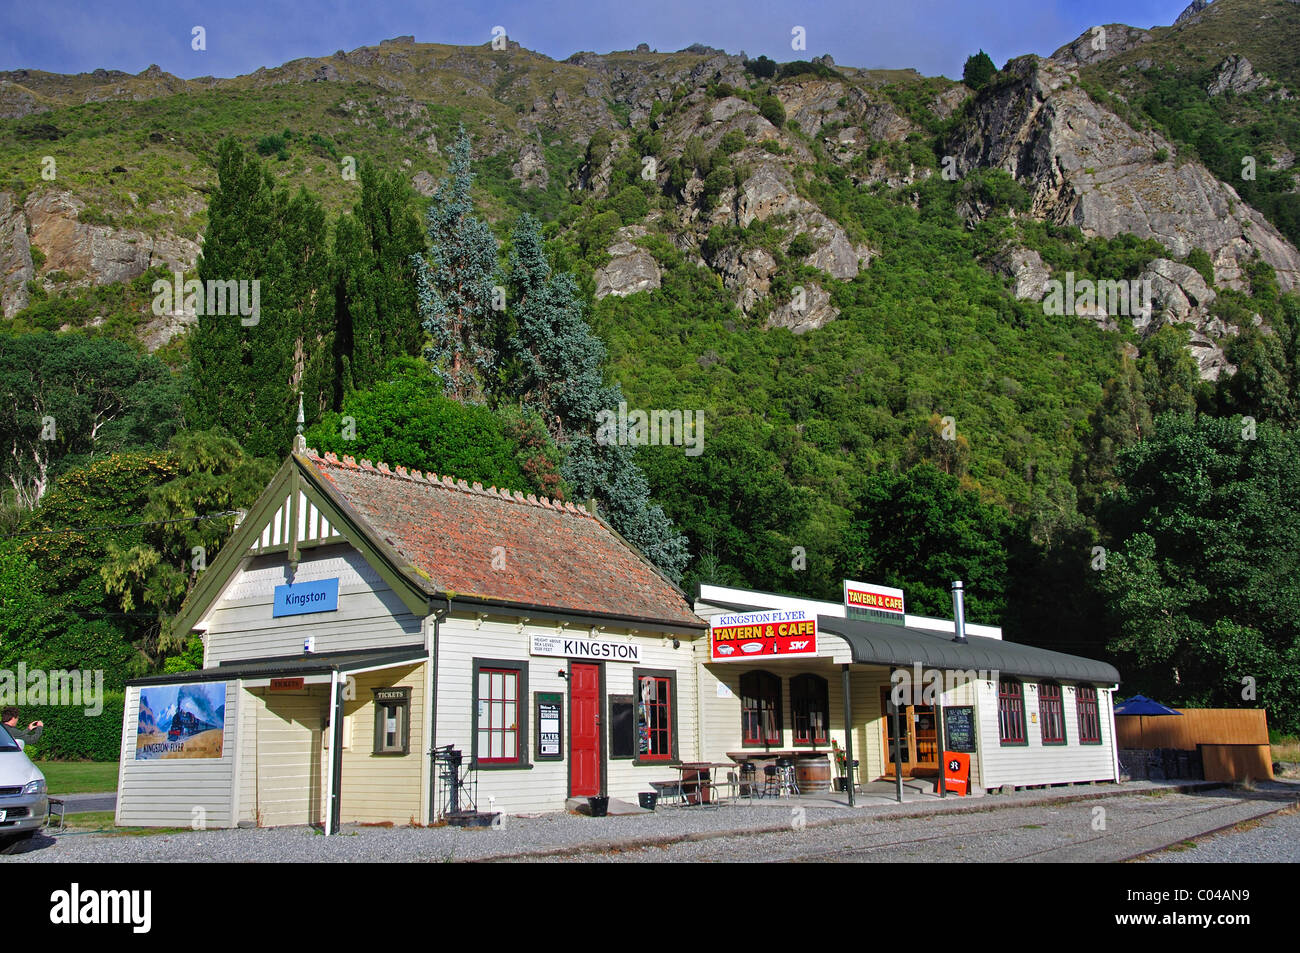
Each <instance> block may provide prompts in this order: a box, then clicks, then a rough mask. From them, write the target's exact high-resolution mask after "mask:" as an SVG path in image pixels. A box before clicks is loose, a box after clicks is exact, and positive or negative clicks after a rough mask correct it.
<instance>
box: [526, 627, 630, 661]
mask: <svg viewBox="0 0 1300 953" xmlns="http://www.w3.org/2000/svg"><path fill="white" fill-rule="evenodd" d="M531 652H532V654H533V655H549V656H553V657H558V658H577V659H595V660H596V661H598V662H640V661H641V646H639V645H637V644H635V643H633V642H606V641H604V640H603V639H584V638H579V637H578V636H576V635H573V636H570V635H537V634H535V635H533V644H532V649H531Z"/></svg>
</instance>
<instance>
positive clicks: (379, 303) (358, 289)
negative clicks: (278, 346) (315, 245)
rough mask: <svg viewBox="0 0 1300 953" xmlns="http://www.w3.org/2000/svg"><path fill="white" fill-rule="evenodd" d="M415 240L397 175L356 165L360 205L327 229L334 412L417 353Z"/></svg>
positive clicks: (416, 227) (415, 225)
mask: <svg viewBox="0 0 1300 953" xmlns="http://www.w3.org/2000/svg"><path fill="white" fill-rule="evenodd" d="M423 242H424V239H423V236H422V234H421V232H420V223H419V219H418V218H416V216H415V213H414V212H413V211H412V209H411V206H410V193H409V190H408V189H407V187H406V185H405V184H404V183H403V182H402V180H401V177H400V176H398V175H396V174H395V173H390V174H388V175H384V174H381V173H379V172H378V171H377V170H376V169H375V168H374V167H373V166H372V165H371V164H370V163H368V162H367V163H364V164H363V165H362V167H361V200H360V201H359V202H357V204H356V206H355V208H354V209H353V212H352V214H351V215H342V216H340V217H339V220H338V225H337V226H336V228H335V231H334V256H333V259H334V260H333V277H332V280H333V284H334V314H335V318H334V322H335V333H336V335H337V337H336V352H337V360H336V362H335V368H334V373H335V375H336V382H335V383H336V390H335V393H334V405H335V407H338V406H341V401H342V399H343V396H344V394H346V393H347V392H348V391H351V390H354V389H355V390H364V389H367V388H369V387H371V386H373V385H374V384H376V383H379V382H380V379H381V376H382V371H383V369H384V367H385V366H386V365H387V364H388V362H389V361H390V360H391V359H392V358H394V357H403V356H406V355H415V354H417V353H419V348H420V339H421V333H420V325H419V322H418V320H417V319H416V303H415V269H414V267H413V266H412V263H411V259H412V256H413V255H415V254H416V253H417V252H419V251H420V249H421V248H422V247H423Z"/></svg>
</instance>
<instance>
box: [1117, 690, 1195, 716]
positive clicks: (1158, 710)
mask: <svg viewBox="0 0 1300 953" xmlns="http://www.w3.org/2000/svg"><path fill="white" fill-rule="evenodd" d="M1115 714H1117V715H1181V714H1182V712H1181V711H1175V710H1174V709H1172V708H1170V707H1168V706H1167V705H1162V704H1160V703H1159V702H1153V701H1152V700H1151V699H1149V698H1147V697H1146V696H1145V695H1134V696H1133V697H1132V698H1128V699H1125V700H1124V701H1122V702H1120V703H1119V704H1118V705H1116V706H1115Z"/></svg>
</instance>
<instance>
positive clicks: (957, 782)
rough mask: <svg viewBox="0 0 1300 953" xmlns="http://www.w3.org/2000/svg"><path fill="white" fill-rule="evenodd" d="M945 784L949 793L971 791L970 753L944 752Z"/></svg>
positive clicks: (961, 793) (963, 793)
mask: <svg viewBox="0 0 1300 953" xmlns="http://www.w3.org/2000/svg"><path fill="white" fill-rule="evenodd" d="M943 786H944V790H945V791H947V792H948V793H949V794H960V795H961V796H962V797H965V796H966V795H967V794H969V793H970V755H968V754H965V753H963V752H961V751H945V752H944V753H943Z"/></svg>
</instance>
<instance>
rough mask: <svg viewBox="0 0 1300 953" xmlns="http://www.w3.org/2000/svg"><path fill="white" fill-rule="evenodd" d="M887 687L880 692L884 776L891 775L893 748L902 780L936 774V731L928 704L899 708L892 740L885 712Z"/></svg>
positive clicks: (890, 720) (891, 726)
mask: <svg viewBox="0 0 1300 953" xmlns="http://www.w3.org/2000/svg"><path fill="white" fill-rule="evenodd" d="M889 693H890V689H889V688H882V689H881V690H880V714H881V725H882V726H883V727H882V729H881V734H882V738H883V740H884V747H885V777H887V778H892V777H893V776H894V749H895V747H897V748H898V756H899V760H900V761H901V762H902V765H903V777H905V778H906V777H913V776H917V775H920V776H926V775H932V774H938V773H939V731H938V724H937V721H936V715H935V710H934V707H933V706H932V705H900V706H899V708H898V721H899V729H900V730H899V738H898V739H897V744H896V743H895V739H894V719H893V716H892V715H890V712H889Z"/></svg>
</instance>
